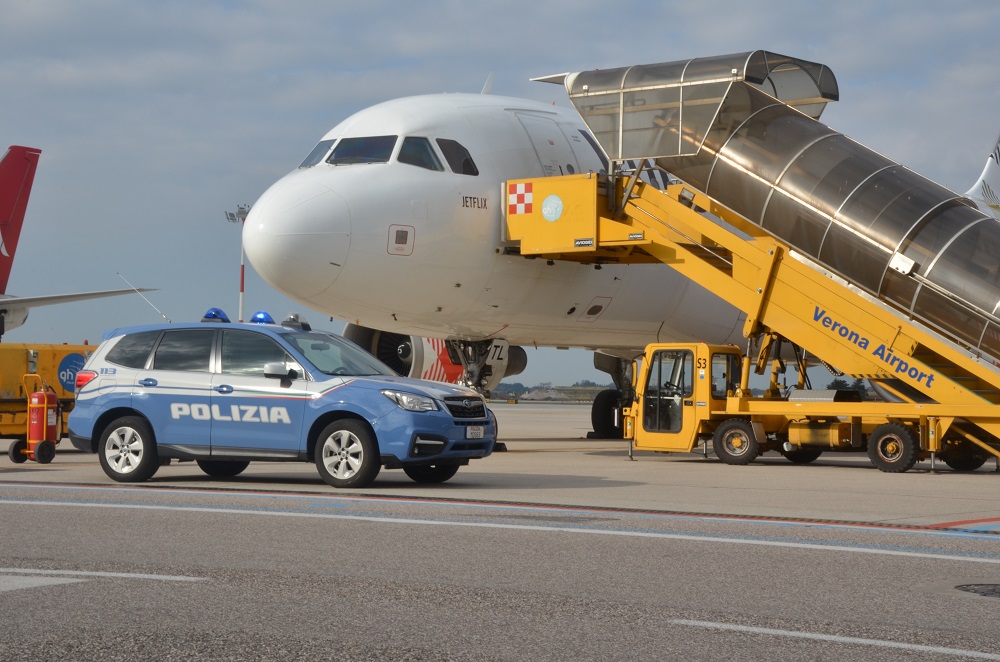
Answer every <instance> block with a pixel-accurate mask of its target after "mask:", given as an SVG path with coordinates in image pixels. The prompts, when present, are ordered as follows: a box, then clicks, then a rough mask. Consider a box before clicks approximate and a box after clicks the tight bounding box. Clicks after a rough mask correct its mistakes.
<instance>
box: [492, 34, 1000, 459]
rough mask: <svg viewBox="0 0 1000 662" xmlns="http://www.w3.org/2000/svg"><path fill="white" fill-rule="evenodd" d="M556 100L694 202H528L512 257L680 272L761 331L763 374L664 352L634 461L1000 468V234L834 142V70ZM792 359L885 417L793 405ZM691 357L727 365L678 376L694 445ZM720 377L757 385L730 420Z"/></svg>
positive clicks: (675, 81)
mask: <svg viewBox="0 0 1000 662" xmlns="http://www.w3.org/2000/svg"><path fill="white" fill-rule="evenodd" d="M544 80H548V81H550V82H562V83H564V84H565V85H566V88H567V90H568V91H569V94H570V99H571V100H572V102H573V103H574V105H575V106H576V107H577V109H578V110H579V112H580V114H581V115H582V116H583V118H584V120H585V121H586V122H587V124H588V125H589V126H590V128H591V129H592V131H593V132H594V135H595V136H596V137H597V138H598V140H599V141H600V143H601V145H602V146H603V148H604V149H605V151H606V152H607V153H608V155H609V156H610V157H611V158H612V160H613V162H615V163H623V162H625V161H627V160H634V161H636V162H638V163H640V164H642V163H643V162H645V161H646V160H649V161H653V162H655V164H656V165H657V166H658V167H660V168H662V169H664V170H666V171H668V172H669V173H670V174H671V175H672V176H674V177H676V178H677V179H679V180H680V181H681V182H683V183H680V184H673V185H670V186H668V187H667V188H666V189H665V190H662V191H661V190H659V189H656V188H655V187H653V186H650V185H648V184H646V183H644V182H643V181H641V179H640V177H639V174H640V173H639V171H638V170H637V171H635V172H633V173H631V174H630V175H629V174H622V173H616V172H614V171H613V172H612V174H611V175H610V176H607V175H603V174H594V173H590V174H581V175H571V176H566V177H551V178H536V179H531V180H516V181H509V182H507V183H506V185H507V191H506V193H507V194H508V195H509V196H510V197H509V201H510V204H509V206H508V210H507V219H506V230H507V239H508V240H509V241H510V242H511V243H512V245H513V246H515V247H516V249H517V250H519V251H520V254H521V255H524V256H532V257H543V258H546V259H551V260H572V261H577V262H583V263H592V264H595V265H600V264H606V263H640V262H645V263H648V262H659V263H663V264H665V265H668V266H669V267H670V268H673V269H676V270H677V271H678V272H680V273H681V274H683V275H684V276H686V277H688V278H690V279H692V280H694V281H696V282H697V283H699V284H700V285H701V286H703V287H705V288H706V289H708V290H709V291H711V292H713V293H714V294H715V295H716V296H718V297H719V298H720V299H722V300H724V301H726V302H728V303H729V304H731V305H733V306H735V307H736V308H738V309H739V310H741V311H743V312H744V313H745V315H746V322H745V326H744V329H743V332H744V335H745V336H746V337H747V338H748V339H750V342H749V343H748V347H747V355H746V356H745V358H744V359H743V360H742V361H740V359H739V357H738V356H736V357H735V361H736V363H733V362H731V361H730V362H728V363H727V361H728V359H725V357H723V358H724V360H722V361H717V360H716V357H717V356H720V355H721V354H724V353H725V352H726V350H725V349H724V348H721V347H716V348H713V346H709V345H704V344H703V343H702V344H698V347H701V348H704V349H703V350H699V349H698V348H697V347H695V344H693V343H688V344H687V345H683V344H676V345H651V346H650V347H649V348H647V351H646V354H645V357H644V361H643V362H642V373H641V376H638V375H634V376H633V388H634V391H635V392H634V393H631V394H629V397H627V398H626V402H624V405H625V409H624V417H625V421H624V422H625V426H624V428H625V436H626V438H629V439H630V440H631V441H632V443H633V445H634V447H635V448H638V449H646V450H657V451H690V450H691V449H692V448H693V447H694V445H695V444H696V443H698V442H699V440H700V441H705V442H706V444H707V440H708V439H709V438H712V440H713V442H714V447H715V450H716V453H717V454H718V455H719V456H720V457H721V458H722V459H723V460H725V461H727V462H729V463H731V464H746V463H748V462H750V461H752V460H753V459H754V458H755V457H756V456H757V455H758V454H759V453H760V452H763V451H765V450H769V449H774V450H780V451H782V452H783V453H784V454H785V455H786V457H789V459H792V460H793V461H797V460H796V459H795V458H799V460H798V461H810V460H811V459H814V458H815V457H816V456H818V455H819V452H821V451H823V450H861V449H863V448H865V447H867V448H868V453H869V456H870V457H871V459H872V461H873V462H874V464H875V465H876V466H877V467H878V468H879V469H881V470H883V471H889V472H900V471H906V470H908V469H909V468H911V467H912V466H913V464H914V463H915V462H916V461H917V460H919V459H923V458H927V457H930V458H931V462H932V469H933V463H934V460H935V459H936V458H937V457H941V458H942V459H943V460H944V461H945V462H946V463H947V464H949V466H951V467H952V468H955V469H959V470H972V469H976V468H978V467H979V466H981V465H982V464H983V463H984V462H985V461H986V459H988V458H989V456H990V455H992V456H996V457H1000V369H998V368H997V362H996V359H995V357H1000V317H998V316H997V312H996V311H997V309H998V308H1000V303H998V302H1000V274H998V268H1000V260H998V257H997V256H998V255H1000V223H998V222H997V221H996V220H995V219H993V218H992V217H990V216H987V215H985V214H982V213H981V212H980V211H979V210H978V209H977V208H975V206H973V205H972V204H971V203H970V202H968V201H967V200H965V199H963V198H962V197H961V196H958V195H956V194H954V193H952V192H950V191H948V190H946V189H944V188H942V187H941V186H939V185H937V184H935V183H933V182H930V181H929V180H926V179H924V178H923V177H920V176H919V175H916V174H915V173H913V172H911V171H909V170H906V169H905V168H903V167H901V166H899V165H898V164H895V163H893V162H891V161H889V160H888V159H885V158H884V157H882V156H880V155H878V154H875V153H874V152H872V151H871V150H868V149H867V148H865V147H864V146H862V145H860V144H858V143H856V142H854V141H852V140H850V139H849V138H846V137H845V136H843V135H841V134H839V133H837V132H835V131H833V130H831V129H830V128H829V127H826V126H825V125H823V124H821V123H819V122H818V121H817V118H818V117H819V115H820V114H821V113H822V110H823V108H824V107H825V104H826V102H827V101H830V100H836V99H837V96H838V91H837V84H836V80H835V79H834V77H833V74H832V73H831V72H830V71H829V69H828V68H826V67H825V66H824V65H820V64H816V63H811V62H805V61H802V60H797V59H794V58H789V57H786V56H781V55H776V54H773V53H767V52H764V51H755V52H752V53H742V54H738V55H729V56H721V57H716V58H703V59H695V60H690V61H686V62H675V63H666V64H659V65H647V66H636V67H629V68H625V69H614V70H604V71H592V72H583V73H577V74H565V75H561V76H557V77H549V78H547V79H544ZM640 167H641V166H640ZM649 296H650V305H655V297H656V293H655V292H650V294H649ZM783 342H787V343H791V344H792V345H793V346H794V348H795V350H796V352H795V355H796V356H797V357H799V358H800V361H802V363H801V364H800V366H799V367H800V370H799V375H800V378H799V381H800V383H799V388H800V389H801V388H802V387H804V386H805V383H804V378H805V370H804V365H805V363H804V359H802V357H803V356H805V355H808V356H810V357H814V358H815V359H818V360H820V361H822V362H824V363H826V364H827V365H828V366H831V367H833V368H835V369H837V370H839V371H841V372H843V373H844V374H846V375H849V376H851V377H856V378H863V379H867V380H870V381H871V382H872V383H873V385H876V386H877V389H878V391H879V393H880V394H881V395H882V396H883V398H884V399H885V400H886V401H885V402H841V401H837V399H836V398H833V397H826V398H825V399H824V398H823V397H822V396H824V395H831V392H822V391H820V392H815V393H814V394H810V393H809V392H808V391H807V392H805V393H803V392H801V391H796V390H793V391H792V395H791V396H790V397H784V396H782V395H781V394H780V392H779V389H778V388H777V380H778V368H779V364H780V360H779V359H777V358H775V357H777V354H776V353H775V348H776V347H779V346H780V345H781V343H783ZM678 348H680V349H685V350H686V351H687V350H688V349H690V351H689V354H691V355H698V356H700V355H699V354H698V352H699V351H704V352H705V353H706V354H705V357H706V358H699V359H698V365H697V369H693V365H691V366H688V367H686V368H685V367H684V366H682V365H681V364H680V363H678V364H677V366H679V367H677V368H676V372H675V373H674V379H673V381H674V382H675V383H674V384H673V385H672V386H673V387H674V388H675V389H677V390H676V391H674V392H673V393H672V394H671V395H670V396H669V399H670V400H671V402H673V404H674V406H676V407H677V408H678V409H677V412H676V413H677V415H678V416H680V414H683V416H684V417H686V418H685V419H684V420H686V421H688V422H692V421H693V423H691V424H690V425H689V424H688V423H685V424H684V426H683V430H682V429H681V428H680V427H673V428H669V429H668V428H658V427H657V426H656V425H655V423H651V421H655V417H651V416H649V415H648V413H649V410H650V407H651V406H653V405H654V400H657V399H659V400H662V398H663V397H664V396H663V391H662V390H657V389H658V388H659V387H658V386H657V387H655V388H654V382H655V381H656V380H655V379H654V378H653V376H652V374H651V371H652V367H651V366H652V365H653V364H654V362H656V361H658V358H657V357H658V356H660V357H662V356H668V355H669V356H681V354H682V353H683V352H679V351H678ZM751 348H756V349H755V350H753V351H752V350H751ZM658 351H659V352H661V354H660V355H657V354H656V352H658ZM728 351H729V353H730V354H732V353H733V350H732V349H731V348H730V349H729V350H728ZM737 353H738V352H737ZM709 357H711V358H709ZM769 362H770V363H771V368H772V369H771V388H770V389H769V390H768V392H767V393H766V394H765V396H764V397H754V396H753V395H752V393H751V391H750V389H749V386H748V380H749V369H750V367H751V365H753V366H755V369H756V371H757V372H758V373H760V374H763V373H764V372H765V371H766V368H767V365H768V363H769ZM716 364H718V365H719V366H720V370H726V369H728V370H729V371H730V375H732V372H731V371H732V370H733V368H734V366H739V369H740V382H739V384H736V383H735V380H734V378H733V377H730V378H729V379H728V380H726V383H728V387H724V388H723V389H722V391H721V394H720V395H718V400H713V399H712V396H711V395H706V393H707V391H706V392H705V393H701V392H699V391H698V390H697V387H698V384H697V382H698V381H699V380H705V379H706V371H714V369H715V366H716ZM657 365H660V366H662V365H664V364H663V362H662V361H660V362H659V363H657ZM726 366H728V368H727V367H726ZM685 370H687V371H688V373H687V375H686V376H685V375H684V371H685ZM633 372H635V371H633ZM718 377H722V378H723V379H725V376H723V375H721V373H720V374H718V375H717V374H715V373H714V372H712V374H710V375H708V380H707V381H708V382H711V381H713V380H715V379H716V378H718ZM682 380H686V383H687V387H686V388H687V390H686V391H685V390H684V389H685V387H684V386H683V385H682V384H681V381H682ZM706 388H707V387H706ZM684 412H686V413H684ZM706 447H707V446H706Z"/></svg>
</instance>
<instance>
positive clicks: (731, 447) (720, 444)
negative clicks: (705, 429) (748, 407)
mask: <svg viewBox="0 0 1000 662" xmlns="http://www.w3.org/2000/svg"><path fill="white" fill-rule="evenodd" d="M712 447H713V448H714V449H715V454H716V456H718V458H719V459H720V460H722V461H723V462H725V463H726V464H737V465H744V464H750V463H751V462H753V461H754V460H755V459H757V456H758V455H760V444H759V443H758V442H757V437H756V435H754V433H753V426H752V425H750V421H747V420H744V419H742V418H730V419H729V420H728V421H723V422H722V423H720V424H719V427H717V428H715V434H713V435H712Z"/></svg>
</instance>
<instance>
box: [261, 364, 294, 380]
mask: <svg viewBox="0 0 1000 662" xmlns="http://www.w3.org/2000/svg"><path fill="white" fill-rule="evenodd" d="M264 376H265V377H270V378H272V379H298V378H299V373H298V371H297V370H295V369H294V368H286V367H285V364H284V363H281V362H279V361H275V362H274V363H265V364H264Z"/></svg>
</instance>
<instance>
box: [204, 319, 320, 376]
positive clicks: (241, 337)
mask: <svg viewBox="0 0 1000 662" xmlns="http://www.w3.org/2000/svg"><path fill="white" fill-rule="evenodd" d="M267 363H283V364H285V366H287V367H288V368H292V369H294V370H296V371H297V372H298V374H299V375H302V369H301V368H300V367H299V365H298V363H296V362H295V361H293V360H292V358H291V357H290V356H289V355H288V353H287V352H285V350H284V349H282V347H281V346H280V345H279V344H278V343H276V342H275V341H274V340H273V339H271V338H268V337H267V336H265V335H263V334H260V333H254V332H253V331H229V330H227V331H223V332H222V372H224V373H229V374H239V375H260V376H263V375H264V365H265V364H267Z"/></svg>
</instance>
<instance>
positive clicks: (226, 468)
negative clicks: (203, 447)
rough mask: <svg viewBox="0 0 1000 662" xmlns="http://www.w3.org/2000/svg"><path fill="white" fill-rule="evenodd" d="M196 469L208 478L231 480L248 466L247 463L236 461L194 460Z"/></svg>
mask: <svg viewBox="0 0 1000 662" xmlns="http://www.w3.org/2000/svg"><path fill="white" fill-rule="evenodd" d="M196 461H197V462H198V468H199V469H201V470H202V471H204V472H205V473H206V474H208V475H209V476H213V477H215V478H232V477H233V476H239V475H240V474H241V473H243V470H244V469H246V468H247V467H249V466H250V463H249V462H239V461H236V460H196Z"/></svg>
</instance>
